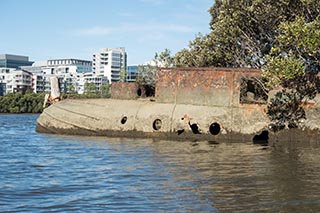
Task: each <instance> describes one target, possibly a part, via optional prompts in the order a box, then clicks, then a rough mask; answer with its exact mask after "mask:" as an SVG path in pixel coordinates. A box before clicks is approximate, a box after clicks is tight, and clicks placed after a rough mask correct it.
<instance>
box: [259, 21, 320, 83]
mask: <svg viewBox="0 0 320 213" xmlns="http://www.w3.org/2000/svg"><path fill="white" fill-rule="evenodd" d="M279 32H280V33H279V35H278V36H277V37H276V39H275V45H274V46H273V48H272V50H271V52H270V54H269V55H268V57H266V62H267V63H266V66H265V67H264V75H265V76H266V77H267V79H268V86H278V85H279V84H281V81H282V80H290V79H294V78H295V77H297V76H303V75H304V73H305V70H313V71H319V70H320V21H319V18H317V19H315V20H313V21H312V22H305V20H304V18H303V17H297V18H296V19H295V20H294V21H292V22H283V23H281V24H280V26H279Z"/></svg>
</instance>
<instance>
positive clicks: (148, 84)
mask: <svg viewBox="0 0 320 213" xmlns="http://www.w3.org/2000/svg"><path fill="white" fill-rule="evenodd" d="M157 69H158V67H156V66H152V65H140V66H138V71H137V73H138V75H137V78H136V82H137V83H138V84H139V85H140V86H141V87H143V88H144V90H145V91H146V93H148V96H154V94H155V88H156V80H157Z"/></svg>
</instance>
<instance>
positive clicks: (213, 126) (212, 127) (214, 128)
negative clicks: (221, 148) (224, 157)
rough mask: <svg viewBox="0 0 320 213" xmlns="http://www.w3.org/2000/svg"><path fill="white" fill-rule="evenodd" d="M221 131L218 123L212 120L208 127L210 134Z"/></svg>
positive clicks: (216, 133)
mask: <svg viewBox="0 0 320 213" xmlns="http://www.w3.org/2000/svg"><path fill="white" fill-rule="evenodd" d="M220 131H221V127H220V124H218V123H216V122H214V123H212V124H211V125H210V127H209V132H210V133H211V134H212V135H218V134H219V133H220Z"/></svg>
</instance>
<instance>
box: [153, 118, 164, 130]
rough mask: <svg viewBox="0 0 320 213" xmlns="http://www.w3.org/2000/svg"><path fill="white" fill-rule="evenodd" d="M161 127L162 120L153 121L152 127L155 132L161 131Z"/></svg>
mask: <svg viewBox="0 0 320 213" xmlns="http://www.w3.org/2000/svg"><path fill="white" fill-rule="evenodd" d="M161 126H162V121H161V120H160V119H156V120H154V121H153V124H152V127H153V129H154V130H159V129H161Z"/></svg>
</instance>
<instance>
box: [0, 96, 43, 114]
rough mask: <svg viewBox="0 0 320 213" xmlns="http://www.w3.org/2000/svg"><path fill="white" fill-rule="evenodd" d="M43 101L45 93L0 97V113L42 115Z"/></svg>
mask: <svg viewBox="0 0 320 213" xmlns="http://www.w3.org/2000/svg"><path fill="white" fill-rule="evenodd" d="M43 101H44V94H43V93H40V94H35V93H26V94H24V95H22V93H10V94H8V95H5V96H1V97H0V113H41V112H42V110H43V108H42V105H43Z"/></svg>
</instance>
